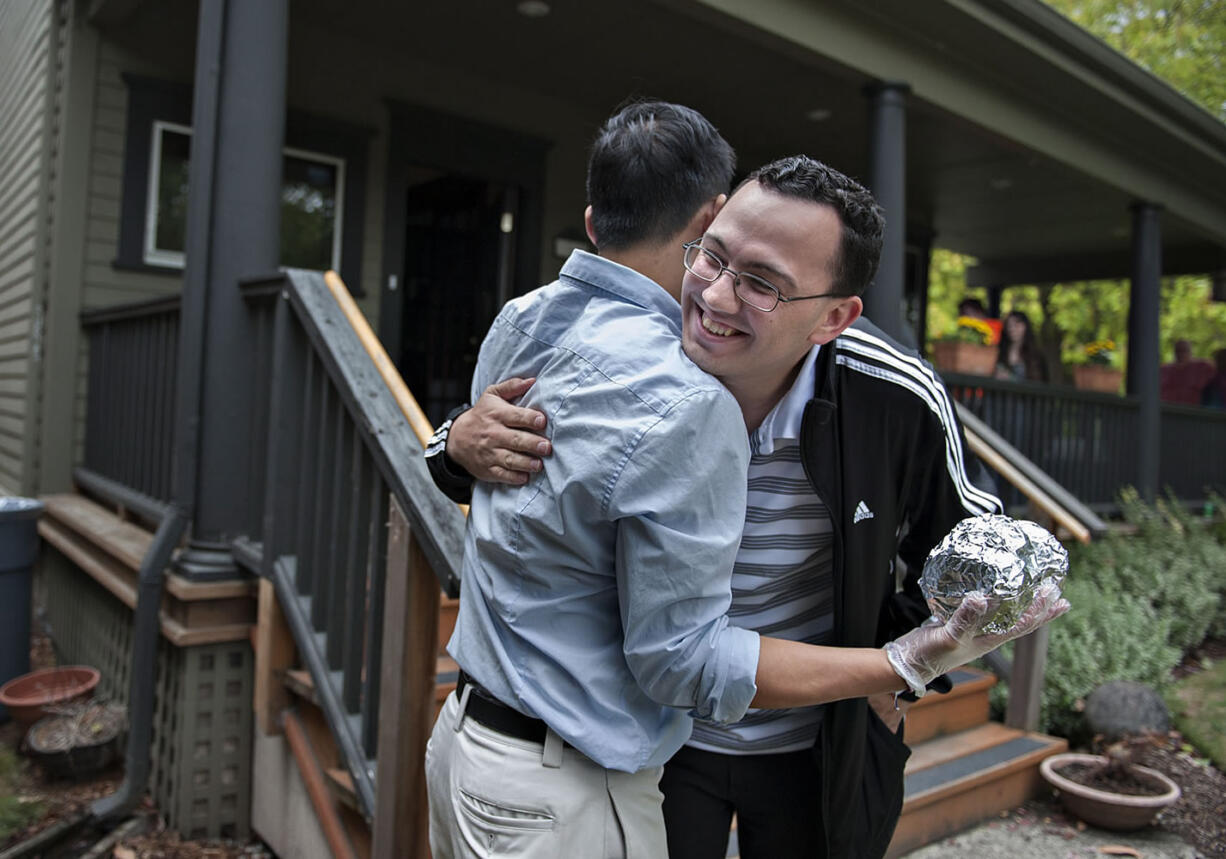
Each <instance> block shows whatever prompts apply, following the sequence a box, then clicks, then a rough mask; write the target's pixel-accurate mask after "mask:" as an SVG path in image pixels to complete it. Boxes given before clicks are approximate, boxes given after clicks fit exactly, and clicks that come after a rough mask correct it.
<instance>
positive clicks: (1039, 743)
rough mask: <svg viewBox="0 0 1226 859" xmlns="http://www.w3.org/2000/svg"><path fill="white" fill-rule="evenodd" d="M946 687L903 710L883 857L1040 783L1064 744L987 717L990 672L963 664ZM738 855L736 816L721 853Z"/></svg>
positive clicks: (978, 816) (994, 810) (972, 819)
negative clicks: (1042, 767)
mask: <svg viewBox="0 0 1226 859" xmlns="http://www.w3.org/2000/svg"><path fill="white" fill-rule="evenodd" d="M949 676H950V679H951V680H953V682H954V688H953V689H952V690H951V691H950V692H949V693H948V694H945V695H928V696H925V697H924V698H921V699H920V700H919V701H917V702H916V703H915V704H913V705H912V707H911V710H910V711H909V712H908V714H907V727H906V737H907V745H909V746H910V747H911V758H910V760H908V761H907V767H906V771H905V776H904V778H905V780H906V781H905V784H906V787H905V789H906V794H905V799H904V801H903V809H902V817H901V818H900V819H899V821H898V827H897V828H896V829H895V830H894V840H893V841H892V842H890V849H889V852H888V853H887V854H886V856H887V857H888V859H894V857H899V856H904V855H905V854H907V853H909V852H910V851H912V850H916V849H918V848H920V847H923V846H924V845H925V844H931V843H932V842H934V841H939V840H940V839H942V838H945V837H946V836H948V835H952V834H953V833H955V832H959V831H961V830H963V829H966V828H968V827H970V826H974V825H975V824H976V823H979V822H981V821H983V820H986V819H988V818H991V817H994V816H996V815H997V814H999V813H1000V812H1002V811H1004V810H1006V809H1009V808H1013V807H1015V806H1018V805H1021V804H1022V803H1023V802H1025V801H1026V800H1027V799H1029V798H1030V797H1032V796H1036V795H1037V794H1038V793H1040V792H1041V791H1042V790H1043V781H1042V778H1041V777H1040V776H1039V763H1040V761H1042V760H1043V759H1044V758H1046V757H1049V756H1051V755H1054V754H1058V753H1060V752H1063V751H1066V750H1067V748H1068V743H1067V742H1066V741H1065V740H1062V739H1059V738H1056V737H1048V736H1045V735H1043V734H1036V733H1028V732H1026V731H1021V730H1017V729H1016V728H1009V727H1006V726H1004V725H1002V724H1000V723H998V722H991V721H989V720H988V715H989V705H988V692H989V690H991V688H992V687H993V686H995V685H996V678H995V677H994V676H993V675H991V674H988V673H986V672H983V671H979V670H976V669H972V668H964V669H960V670H958V671H953V672H951V673H950V675H949ZM739 855H740V851H739V849H738V847H737V840H736V822H735V821H733V828H732V837H731V838H730V839H729V842H728V857H729V859H735V857H738V856H739Z"/></svg>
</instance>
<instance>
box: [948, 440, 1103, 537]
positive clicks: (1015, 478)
mask: <svg viewBox="0 0 1226 859" xmlns="http://www.w3.org/2000/svg"><path fill="white" fill-rule="evenodd" d="M964 431H965V433H966V444H967V446H968V447H969V448H970V449H971V451H972V452H974V454H975V455H976V456H977V457H979V458H980V459H981V460H983V462H984V464H985V465H987V466H989V467H991V468H992V469H994V470H995V471H996V472H997V473H999V474H1000V476H1001V477H1003V478H1004V479H1005V480H1007V481H1009V483H1011V484H1013V485H1014V486H1016V487H1017V490H1018V491H1019V492H1021V493H1022V494H1023V495H1025V496H1026V498H1028V499H1029V500H1030V502H1031V503H1032V504H1034V505H1035V506H1036V507H1038V508H1039V509H1040V510H1042V511H1043V512H1044V513H1046V514H1047V515H1048V516H1050V517H1051V518H1052V520H1053V521H1054V522H1055V523H1056V524H1057V525H1059V526H1060V527H1062V528H1064V529H1065V530H1066V531H1068V532H1069V533H1070V534H1072V535H1073V537H1074V538H1075V539H1077V540H1079V541H1080V542H1082V543H1088V542H1090V529H1089V528H1087V527H1086V526H1085V525H1083V524H1081V522H1079V521H1078V520H1077V519H1076V518H1075V517H1074V516H1073V515H1072V514H1071V513H1069V512H1068V511H1067V510H1065V509H1064V508H1063V507H1062V506H1060V505H1059V504H1057V503H1056V500H1055V499H1054V498H1052V497H1051V496H1050V495H1048V494H1047V493H1046V492H1044V491H1043V490H1042V489H1040V488H1039V487H1038V485H1037V484H1035V483H1034V482H1033V481H1032V480H1030V478H1028V477H1026V475H1024V474H1022V472H1021V471H1019V470H1018V469H1017V468H1015V467H1014V466H1013V464H1012V463H1010V462H1009V461H1008V460H1007V459H1005V458H1004V457H1003V456H1001V455H1000V454H999V453H997V452H996V450H995V448H993V447H992V446H991V445H989V444H988V443H987V442H986V441H984V440H983V439H982V438H980V437H979V436H978V435H976V434H975V433H974V432H973V431H971V430H969V429H966V430H964Z"/></svg>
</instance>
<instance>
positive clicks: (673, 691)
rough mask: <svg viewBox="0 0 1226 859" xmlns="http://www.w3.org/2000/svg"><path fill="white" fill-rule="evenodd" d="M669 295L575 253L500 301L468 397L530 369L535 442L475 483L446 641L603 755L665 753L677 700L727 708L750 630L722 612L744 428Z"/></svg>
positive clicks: (626, 760)
mask: <svg viewBox="0 0 1226 859" xmlns="http://www.w3.org/2000/svg"><path fill="white" fill-rule="evenodd" d="M680 334H681V315H680V309H679V307H678V305H677V303H676V302H675V301H674V300H673V299H672V298H671V297H670V296H669V295H668V293H666V292H665V291H664V290H663V289H661V288H660V286H658V285H657V284H656V283H655V282H654V281H652V280H649V279H648V278H646V277H644V276H642V275H640V274H638V273H637V272H635V271H633V270H631V269H629V268H626V267H624V266H621V265H618V264H617V263H614V262H611V261H609V260H606V259H603V258H601V257H597V256H593V255H591V254H588V253H584V252H582V251H576V252H575V253H574V254H572V255H571V257H570V259H569V260H568V261H567V262H566V265H565V266H564V267H563V268H562V272H561V274H560V276H559V279H558V280H557V281H555V282H554V283H552V284H549V285H548V286H544V287H541V288H540V289H537V290H535V291H534V292H531V293H528V294H527V295H525V296H522V297H521V298H518V299H515V300H514V301H512V302H510V303H509V304H507V306H506V307H504V308H503V310H502V312H501V313H500V314H499V316H498V318H497V319H496V320H495V321H494V324H493V326H492V327H491V328H490V332H489V334H488V335H487V336H486V339H485V342H484V343H483V344H482V346H481V355H480V359H479V361H478V363H477V370H476V373H475V375H474V377H473V388H472V391H473V398H474V399H476V397H478V396H479V395H480V393H481V392H482V391H483V390H484V389H485V387H486V386H487V385H489V384H491V383H493V382H495V381H498V380H500V379H503V378H506V377H508V376H513V375H518V376H536V378H537V382H536V384H535V385H534V386H533V387H532V389H531V390H530V391H529V392H528V394H527V395H525V397H524V399H523V401H522V405H526V406H531V407H534V408H538V409H540V410H541V411H543V412H544V413H545V414H547V415H549V419H550V425H549V426H550V431H551V433H552V440H553V456H552V457H551V458H550V460H549V462H548V465H547V466H546V468H545V469H544V471H543V472H541V473H538V474H536V475H534V476H533V477H532V479H531V480H529V481H528V483H527V484H526V485H524V486H521V487H511V486H503V485H495V484H485V483H478V484H477V485H476V487H475V490H474V493H473V500H472V507H471V510H470V513H469V523H468V532H467V537H466V543H465V550H464V562H463V572H462V577H463V578H462V582H463V584H462V591H461V593H462V596H461V599H460V611H459V617H458V619H457V622H456V628H455V633H454V634H453V635H452V637H451V641H450V643H449V644H448V648H447V649H448V650H449V651H450V653H451V655H452V656H453V657H454V658H455V660H456V661H457V662H458V663H459V664H460V666H461V667H463V668H464V670H465V671H467V672H468V673H469V674H470V675H472V676H473V677H474V678H475V679H476V680H477V681H478V682H479V683H480V684H481V685H483V686H484V687H486V688H487V689H488V690H489V691H490V692H492V693H493V694H494V695H496V696H497V697H498V698H499V699H500V700H502V701H503V702H504V703H506V704H508V705H510V706H512V707H515V708H516V709H518V710H520V711H522V712H524V713H527V714H528V715H530V716H535V717H537V718H540V719H543V720H544V721H545V722H546V723H547V724H548V725H549V726H550V727H552V728H553V729H554V731H556V732H557V733H558V734H559V735H560V736H561V737H562V738H563V739H564V740H566V741H567V742H568V743H570V744H571V745H573V746H574V747H575V748H577V749H579V750H580V751H582V752H583V753H584V754H586V755H587V756H588V757H590V758H592V759H593V760H595V761H596V762H597V763H599V764H601V765H602V766H606V767H609V768H612V769H619V770H625V771H629V772H633V771H636V770H639V769H642V768H644V767H649V766H656V765H659V764H662V763H663V762H664V761H666V760H667V759H668V758H669V757H670V756H671V755H672V754H673V752H675V751H676V750H677V749H678V748H680V747H681V745H682V744H683V743H684V742H685V741H686V739H687V738H688V737H689V734H690V727H691V721H690V714H691V713H692V714H693V715H696V716H701V717H703V718H708V719H713V720H716V721H735V720H737V719H739V718H741V716H743V715H744V713H745V710H746V709H747V708H748V706H749V702H750V700H751V699H752V698H753V696H754V694H755V692H756V686H755V683H754V675H755V672H756V670H757V662H758V636H757V634H756V633H754V632H751V631H749V630H744V629H738V628H736V627H733V626H731V625H729V623H728V618H727V616H726V615H725V612H726V611H727V609H728V605H729V602H730V580H731V573H732V565H733V561H734V560H735V557H736V551H737V546H738V544H739V542H740V534H741V526H742V525H743V523H744V518H745V475H746V472H747V468H748V462H749V444H748V439H747V436H746V432H745V423H744V419H743V418H742V416H741V411H740V409H739V407H738V406H737V404H736V401H735V400H734V399H733V398H732V396H731V394H729V393H728V391H727V390H726V389H725V388H724V387H723V386H722V385H720V384H719V383H718V382H717V381H716V380H715V379H713V378H712V377H711V376H708V375H707V374H706V373H704V372H702V371H701V370H699V369H698V368H697V367H696V366H695V365H694V364H693V363H691V362H690V360H689V359H688V358H686V357H685V354H684V353H683V352H682V350H681V339H680Z"/></svg>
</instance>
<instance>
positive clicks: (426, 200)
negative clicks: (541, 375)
mask: <svg viewBox="0 0 1226 859" xmlns="http://www.w3.org/2000/svg"><path fill="white" fill-rule="evenodd" d="M407 198H408V199H407V204H406V205H407V209H406V212H405V272H404V304H403V319H402V323H401V332H402V339H401V355H400V359H401V360H400V366H401V368H402V372H403V375H404V378H405V381H406V382H407V383H408V385H409V390H411V391H412V392H413V395H414V396H415V397H416V398H417V400H418V403H419V404H420V405H421V407H422V408H423V409H424V410H425V412H426V415H427V417H429V419H430V421H431V422H432V423H435V424H437V423H439V422H440V421H441V420H442V418H443V416H444V415H445V414H446V413H447V411H448V410H449V409H450V408H451V407H452V406H455V405H457V404H459V403H461V402H465V401H467V400H468V399H469V384H470V382H471V380H472V374H473V367H474V366H475V365H476V363H477V350H478V348H479V347H480V345H481V341H482V339H483V338H484V337H485V332H486V331H487V330H488V329H489V326H490V322H492V321H493V319H494V316H495V315H496V314H497V313H498V309H499V308H500V307H502V305H503V303H504V302H506V300H507V299H509V298H510V297H511V296H512V294H513V291H512V290H513V286H512V284H513V283H514V271H515V230H516V227H517V221H518V220H519V212H518V211H517V202H518V198H519V193H518V191H517V189H516V188H515V187H514V186H511V185H509V184H507V183H505V182H498V181H493V180H487V179H478V178H474V177H471V176H464V175H460V174H455V173H445V172H442V171H439V170H429V169H416V170H412V171H411V172H410V184H409V188H408V194H407Z"/></svg>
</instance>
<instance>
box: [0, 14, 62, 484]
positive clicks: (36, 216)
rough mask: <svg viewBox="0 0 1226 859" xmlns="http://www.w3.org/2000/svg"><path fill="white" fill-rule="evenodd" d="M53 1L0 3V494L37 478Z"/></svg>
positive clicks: (52, 79) (53, 60) (54, 44)
mask: <svg viewBox="0 0 1226 859" xmlns="http://www.w3.org/2000/svg"><path fill="white" fill-rule="evenodd" d="M54 23H55V7H54V4H53V2H51V0H6V2H4V3H0V116H3V117H4V118H5V121H4V123H3V124H2V125H0V492H3V493H5V494H19V493H22V492H27V491H30V487H32V486H33V484H34V480H35V477H36V465H35V463H36V461H37V460H36V449H35V440H36V432H35V430H36V427H35V425H34V424H35V422H36V416H37V413H38V409H37V405H38V404H37V402H36V399H37V391H38V384H37V372H38V364H39V360H40V354H39V349H40V339H41V318H42V300H43V299H42V293H43V289H44V285H45V283H46V260H47V256H48V254H47V248H46V242H47V235H48V230H47V225H48V224H47V221H48V216H47V213H48V212H50V211H51V209H50V202H51V201H50V200H49V198H48V194H49V189H50V182H51V176H50V175H49V170H50V165H51V163H52V160H53V156H54V150H53V149H52V141H53V139H54V117H53V115H52V111H51V109H50V108H51V107H52V106H53V105H54V98H53V95H54V92H53V89H52V87H53V84H54V82H55V76H54V74H53V72H54V69H55V63H56V59H57V51H58V48H59V43H58V35H57V32H56V29H55V27H54Z"/></svg>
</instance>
